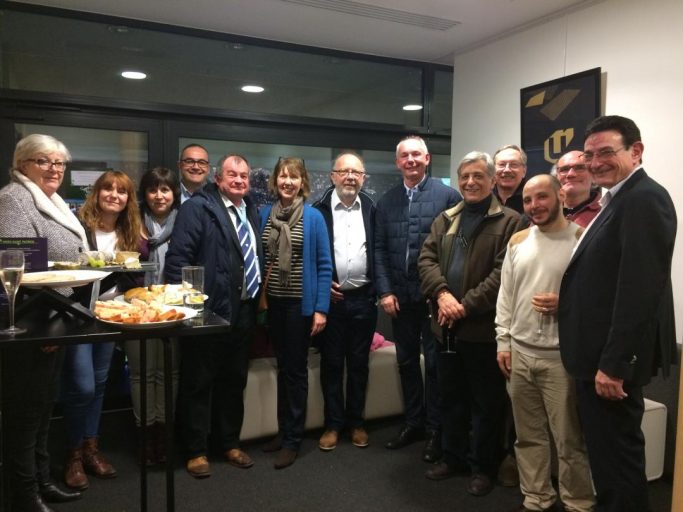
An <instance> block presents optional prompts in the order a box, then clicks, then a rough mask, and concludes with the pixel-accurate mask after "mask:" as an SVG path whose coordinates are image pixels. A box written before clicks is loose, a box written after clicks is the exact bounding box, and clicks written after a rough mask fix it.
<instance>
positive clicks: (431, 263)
mask: <svg viewBox="0 0 683 512" xmlns="http://www.w3.org/2000/svg"><path fill="white" fill-rule="evenodd" d="M494 183H495V177H494V167H493V161H492V160H491V157H490V156H489V155H488V154H487V153H481V152H479V151H472V152H470V153H468V154H467V155H465V157H464V158H463V159H462V160H461V162H460V165H459V166H458V185H459V186H460V191H461V192H462V195H463V198H464V200H463V201H462V202H460V203H459V204H458V205H456V206H455V207H453V208H449V209H448V210H446V211H444V212H442V213H441V214H439V215H438V216H437V217H436V219H435V220H434V222H433V224H432V228H431V232H430V234H429V236H428V237H427V240H425V243H424V245H423V247H422V252H421V253H420V258H419V259H418V269H419V271H420V279H421V281H422V292H423V293H424V294H425V296H427V297H429V299H430V301H431V303H432V306H433V308H432V329H433V331H434V333H435V334H436V336H437V338H438V339H439V340H440V341H441V343H442V350H443V351H442V352H440V353H439V356H438V361H439V366H438V372H437V374H438V378H439V392H440V394H441V413H442V418H443V451H444V458H443V461H442V462H441V463H440V464H437V465H436V466H434V467H433V468H432V469H430V470H429V471H427V473H426V475H425V476H426V477H427V478H429V479H431V480H443V479H445V478H449V477H452V476H456V475H458V474H461V473H469V472H471V476H470V479H469V484H468V485H467V492H468V493H470V494H472V495H474V496H484V495H486V494H488V493H489V492H491V490H492V489H493V482H494V480H495V477H496V473H497V470H498V463H499V461H500V455H501V449H502V446H501V434H502V432H501V426H502V415H503V411H504V405H505V380H504V379H503V376H502V375H501V374H500V371H498V366H497V364H496V337H495V329H494V327H495V326H494V318H495V312H496V311H495V308H496V297H497V295H498V287H499V285H500V269H501V266H502V265H503V258H504V257H505V249H506V247H507V243H508V241H509V240H510V237H511V236H512V234H513V233H514V232H515V231H517V230H518V229H519V222H520V218H519V214H518V213H517V212H515V211H513V210H510V209H509V208H505V207H503V206H501V205H500V203H499V202H498V199H496V197H495V196H494V195H493V185H494ZM444 337H446V339H443V338H444ZM449 350H454V351H455V353H452V352H451V351H449Z"/></svg>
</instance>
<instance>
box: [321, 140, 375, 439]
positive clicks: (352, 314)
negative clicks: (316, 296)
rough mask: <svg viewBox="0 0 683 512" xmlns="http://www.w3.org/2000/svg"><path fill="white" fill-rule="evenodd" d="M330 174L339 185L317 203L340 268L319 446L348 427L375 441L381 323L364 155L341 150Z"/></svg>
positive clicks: (324, 353) (324, 355) (325, 341)
mask: <svg viewBox="0 0 683 512" xmlns="http://www.w3.org/2000/svg"><path fill="white" fill-rule="evenodd" d="M330 176H331V179H332V183H333V186H332V187H330V188H328V189H327V190H326V191H325V193H324V194H323V197H322V198H321V199H320V200H319V201H318V202H317V203H316V204H314V205H313V206H315V207H316V208H317V209H318V210H320V212H321V213H322V214H323V217H324V218H325V224H326V225H327V232H328V234H329V237H330V254H331V255H332V262H333V269H334V270H333V271H334V274H333V279H332V289H331V291H330V299H331V304H330V311H329V313H328V315H327V326H326V327H325V330H324V331H323V332H322V333H320V335H319V336H318V347H319V348H320V381H321V384H322V390H323V397H324V399H325V432H324V433H323V435H322V437H321V438H320V442H319V445H318V446H319V447H320V449H321V450H323V451H330V450H333V449H334V448H335V447H336V446H337V442H338V440H339V433H340V431H341V430H342V429H343V428H345V427H346V428H348V429H349V434H350V436H351V442H352V443H353V444H354V445H355V446H358V447H359V448H364V447H366V446H368V444H369V440H368V434H367V432H366V430H365V428H364V426H363V420H364V414H365V396H366V393H367V387H368V362H369V355H370V344H371V343H372V337H373V335H374V333H375V326H376V324H377V306H376V297H377V295H376V292H375V286H374V284H373V281H372V276H373V268H372V262H373V253H374V247H373V232H374V225H373V224H374V217H375V205H374V203H373V201H372V199H371V198H370V196H368V195H367V194H366V193H365V192H363V191H361V188H362V187H363V182H364V181H365V165H364V163H363V160H362V158H361V157H360V156H359V155H357V154H355V153H350V152H346V153H342V154H340V155H339V156H338V157H337V158H336V159H335V161H334V166H333V168H332V172H331V173H330ZM345 365H346V393H345V392H344V366H345ZM345 395H346V396H345Z"/></svg>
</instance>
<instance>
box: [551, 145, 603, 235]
mask: <svg viewBox="0 0 683 512" xmlns="http://www.w3.org/2000/svg"><path fill="white" fill-rule="evenodd" d="M555 173H556V174H557V179H558V180H559V182H560V185H562V190H564V205H563V206H564V216H565V217H567V219H569V220H571V221H572V222H574V223H575V224H578V225H579V226H581V227H582V228H585V227H586V226H588V224H590V222H591V221H592V220H593V219H594V218H595V216H596V215H597V214H598V212H599V211H600V197H602V195H601V194H600V189H599V188H597V187H593V178H592V177H591V175H590V173H589V172H588V166H587V165H586V163H585V162H584V161H583V151H569V152H568V153H565V154H564V155H562V156H561V157H560V158H559V160H558V161H557V165H556V170H555Z"/></svg>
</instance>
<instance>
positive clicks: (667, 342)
mask: <svg viewBox="0 0 683 512" xmlns="http://www.w3.org/2000/svg"><path fill="white" fill-rule="evenodd" d="M643 150H644V145H643V142H642V141H641V138H640V130H639V129H638V127H637V126H636V124H635V123H634V122H633V121H632V120H630V119H627V118H625V117H621V116H603V117H599V118H597V119H595V120H594V121H592V122H591V123H590V124H589V125H588V128H586V141H585V142H584V153H583V158H584V162H585V163H586V165H588V170H589V171H590V173H591V174H592V175H593V180H594V181H595V183H596V184H597V185H598V186H600V187H603V188H605V189H607V191H606V192H605V194H604V195H603V197H602V199H601V205H602V209H601V210H600V213H599V214H598V215H597V217H595V219H594V220H593V222H592V223H591V224H589V225H588V227H587V228H586V230H585V231H584V233H583V236H582V237H581V239H580V240H579V242H578V244H577V246H576V248H575V250H574V254H573V256H572V259H571V260H570V262H569V266H568V267H567V270H566V272H565V274H564V277H563V279H562V286H561V288H560V303H559V311H558V322H559V332H560V353H561V355H562V362H563V363H564V366H565V368H566V369H567V371H568V372H569V374H570V375H571V376H572V377H574V379H575V380H576V390H577V398H578V404H579V416H580V418H581V423H582V426H583V431H584V436H585V439H586V447H587V448H588V457H589V459H590V466H591V472H592V475H593V482H594V484H595V490H596V492H597V507H596V511H599V512H642V511H645V510H649V506H648V492H647V479H646V477H645V439H644V437H643V432H642V430H641V428H640V425H641V422H642V419H643V412H644V403H643V386H644V385H645V384H647V383H648V382H649V380H650V378H651V376H652V374H653V372H656V371H657V368H658V367H661V368H662V369H663V374H664V375H665V376H666V375H667V374H668V369H669V364H670V363H671V362H672V360H673V357H674V356H675V354H676V339H675V338H676V336H675V328H674V309H673V295H672V288H671V258H672V255H673V250H674V241H675V238H676V211H675V209H674V205H673V202H672V201H671V197H670V196H669V194H668V192H667V191H666V189H664V187H662V186H661V185H660V184H658V183H657V182H656V181H654V180H653V179H652V178H650V177H649V176H648V175H647V174H646V173H645V170H644V169H643V168H642V166H641V162H642V157H643Z"/></svg>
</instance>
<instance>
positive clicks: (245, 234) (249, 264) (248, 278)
mask: <svg viewBox="0 0 683 512" xmlns="http://www.w3.org/2000/svg"><path fill="white" fill-rule="evenodd" d="M233 210H234V211H235V219H237V237H238V238H239V239H240V247H241V248H242V256H244V282H245V283H246V286H247V297H249V298H250V299H253V298H254V297H256V294H257V293H258V271H257V269H256V251H255V249H254V245H253V244H252V243H251V237H250V236H249V228H247V226H245V224H244V222H242V218H241V217H240V214H239V212H238V211H237V208H235V207H233Z"/></svg>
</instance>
